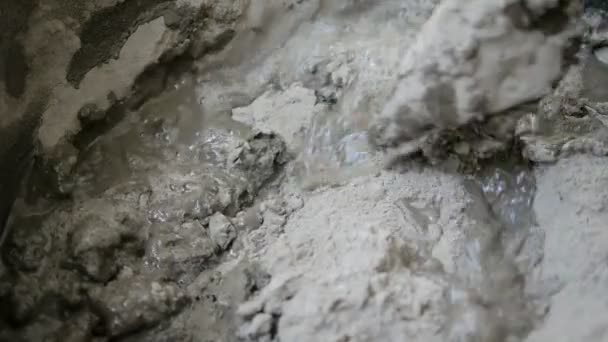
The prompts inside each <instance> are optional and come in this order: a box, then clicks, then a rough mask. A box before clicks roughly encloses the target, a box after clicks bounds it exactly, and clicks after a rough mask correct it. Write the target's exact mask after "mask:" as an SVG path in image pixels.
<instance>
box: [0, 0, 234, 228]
mask: <svg viewBox="0 0 608 342" xmlns="http://www.w3.org/2000/svg"><path fill="white" fill-rule="evenodd" d="M244 5H245V4H244V2H242V1H226V2H225V3H223V4H222V5H218V6H216V5H214V4H213V3H211V2H205V1H203V2H201V1H173V0H135V1H105V0H104V1H102V0H99V1H92V2H88V3H86V4H80V3H70V4H65V3H64V2H63V1H45V2H39V1H35V0H32V1H18V2H12V1H8V2H4V3H3V4H2V5H0V6H1V7H0V12H1V13H3V16H5V17H7V18H10V20H4V21H3V23H2V24H1V25H2V26H1V27H0V28H2V30H1V31H2V34H1V36H0V70H1V75H2V78H1V79H0V80H1V81H2V82H0V84H1V85H2V87H0V111H1V112H2V117H1V118H0V133H1V134H0V145H1V146H2V148H1V149H0V158H1V159H0V160H3V163H2V164H3V166H2V173H1V174H2V181H0V184H2V185H1V188H2V197H1V198H0V208H1V209H0V221H1V222H2V226H3V225H4V221H5V220H6V214H5V213H6V212H7V211H8V208H10V205H11V204H12V199H13V197H14V194H13V193H14V189H10V188H9V189H7V188H6V187H10V186H12V185H13V184H15V183H18V182H19V181H20V176H18V175H20V174H23V173H24V172H25V171H24V170H25V168H24V167H23V165H22V164H23V162H22V160H23V159H31V157H29V156H28V157H23V156H24V155H29V153H30V152H31V151H32V149H33V147H34V146H37V147H39V150H40V151H38V154H40V155H42V157H43V158H45V159H50V160H51V163H52V164H53V163H57V162H58V161H57V160H56V159H57V158H59V159H60V157H61V156H62V152H61V151H62V150H64V149H65V148H68V149H69V148H70V147H66V144H68V143H69V142H70V139H71V138H72V137H73V136H74V135H75V134H76V133H78V132H79V131H80V128H81V122H80V121H79V120H78V114H79V113H80V112H81V109H83V108H95V110H96V112H98V113H100V112H101V113H103V112H105V111H106V110H107V109H108V108H110V107H111V106H113V105H115V104H116V103H117V102H120V101H122V100H124V99H125V98H127V97H129V96H131V95H132V88H131V87H132V86H133V85H134V83H135V81H136V80H137V79H138V77H139V76H140V74H142V72H143V71H144V70H146V68H148V67H149V66H152V65H154V64H156V63H158V62H159V61H160V60H161V59H163V61H167V60H170V59H172V58H173V57H175V56H178V55H182V54H184V53H185V52H188V51H189V49H190V48H191V47H193V44H194V43H195V42H196V43H197V44H199V42H214V41H215V40H216V39H215V38H214V37H217V36H226V32H233V30H234V26H235V23H236V20H237V19H238V18H239V17H240V15H241V13H242V11H243V8H244ZM202 28H204V30H201V29H202ZM227 37H228V38H224V39H223V40H222V41H221V42H217V44H216V45H215V48H218V47H221V46H222V44H225V43H226V42H227V41H228V40H229V39H230V37H231V34H228V35H227ZM205 44H208V43H205ZM193 48H194V47H193ZM196 49H197V51H198V52H197V53H196V56H199V57H200V56H202V55H204V54H205V53H208V52H210V51H213V50H212V49H210V48H209V47H200V46H199V47H196ZM161 84H162V83H161ZM161 88H162V86H161ZM4 161H6V162H4ZM26 163H27V162H26ZM51 167H52V166H51Z"/></svg>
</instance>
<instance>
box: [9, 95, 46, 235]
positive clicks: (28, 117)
mask: <svg viewBox="0 0 608 342" xmlns="http://www.w3.org/2000/svg"><path fill="white" fill-rule="evenodd" d="M35 98H36V101H34V102H32V103H30V104H29V105H28V106H27V108H26V110H25V113H24V114H23V115H22V119H21V120H19V121H16V122H14V123H13V124H12V125H9V126H8V127H6V128H4V129H2V130H0V161H2V162H0V236H2V232H3V231H4V227H5V225H6V222H7V220H8V217H9V214H10V211H11V208H12V205H13V202H14V200H15V197H16V196H17V193H18V191H19V187H20V185H21V182H22V180H23V177H24V175H25V173H26V171H27V168H28V166H29V165H30V162H31V160H32V156H33V153H34V135H35V133H36V131H37V129H38V127H39V124H40V118H41V115H42V113H43V112H44V110H45V108H46V107H45V106H46V104H47V102H48V96H47V95H45V94H41V95H40V96H36V97H35Z"/></svg>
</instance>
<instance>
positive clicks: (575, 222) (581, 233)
mask: <svg viewBox="0 0 608 342" xmlns="http://www.w3.org/2000/svg"><path fill="white" fill-rule="evenodd" d="M606 162H607V160H606V159H605V158H594V157H590V156H584V155H583V156H575V157H572V158H563V159H561V160H560V161H559V162H558V163H557V164H556V165H554V166H549V167H546V168H543V169H540V170H539V171H538V176H537V177H538V193H537V195H536V198H535V200H534V211H535V213H536V217H537V219H538V224H539V226H540V228H541V229H543V230H544V231H545V234H546V238H545V256H544V258H543V261H542V263H541V264H540V265H539V269H538V276H539V277H541V278H543V279H544V280H545V281H546V283H547V284H551V287H552V290H553V293H554V294H553V297H552V299H551V310H550V311H549V313H548V314H547V317H546V319H545V322H544V324H543V325H541V326H540V327H539V329H538V330H537V331H535V332H534V333H532V334H531V335H530V337H529V338H528V341H549V340H551V341H590V342H592V341H605V340H606V339H607V338H608V330H606V322H605V321H604V320H603V319H602V318H601V317H605V316H606V315H607V314H608V312H607V311H608V306H607V305H606V302H605V300H603V299H602V298H603V295H602V293H604V291H605V289H606V284H607V283H606V282H607V281H608V278H607V277H608V270H607V268H606V267H607V266H606V262H605V260H606V246H607V245H608V231H607V230H606V225H605V223H604V222H605V220H606V205H607V204H608V202H607V197H606V192H605V191H604V189H606V183H607V182H608V174H607V172H606V170H607V169H606ZM563 327H567V328H566V329H563Z"/></svg>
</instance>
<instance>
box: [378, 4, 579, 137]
mask: <svg viewBox="0 0 608 342" xmlns="http://www.w3.org/2000/svg"><path fill="white" fill-rule="evenodd" d="M576 3H577V2H576V1H553V0H545V1H518V0H509V1H485V0H476V1H467V2H466V3H463V2H462V1H458V0H446V1H443V2H442V3H441V4H440V5H439V6H438V7H437V9H436V10H435V12H434V13H433V15H432V17H431V18H430V19H429V21H428V22H427V23H426V24H425V26H424V27H423V29H422V31H421V32H420V33H419V35H418V38H417V40H416V42H415V43H414V45H413V46H412V47H411V49H410V50H409V51H408V53H407V55H406V56H405V57H404V59H403V63H402V67H401V70H400V73H401V75H402V76H401V80H400V81H399V83H398V85H397V87H396V89H395V91H394V93H393V95H392V97H391V98H390V99H389V101H388V103H387V104H386V105H385V107H384V109H383V110H382V112H381V113H380V114H379V115H378V116H377V117H376V118H375V122H374V124H373V128H372V132H371V140H372V142H373V143H374V144H375V145H377V146H380V147H399V146H401V145H402V144H404V143H407V142H411V141H412V140H415V139H417V138H420V137H421V136H423V135H425V134H426V133H428V132H429V131H432V130H434V129H445V128H456V127H458V126H461V125H464V124H466V123H468V122H471V121H472V120H481V119H483V118H485V117H487V116H490V115H494V114H498V113H502V112H504V111H506V110H509V109H511V108H513V107H515V106H517V105H520V104H522V103H525V102H528V101H531V100H535V99H538V98H540V97H541V96H543V95H545V94H547V93H548V92H549V91H550V90H551V88H552V86H553V85H554V83H555V82H556V81H558V80H559V79H560V77H561V75H562V72H563V67H564V65H565V57H566V55H567V54H568V53H569V52H571V45H572V39H573V38H575V37H576V35H577V29H576V25H575V20H574V18H576V15H577V13H579V12H578V6H577V4H576Z"/></svg>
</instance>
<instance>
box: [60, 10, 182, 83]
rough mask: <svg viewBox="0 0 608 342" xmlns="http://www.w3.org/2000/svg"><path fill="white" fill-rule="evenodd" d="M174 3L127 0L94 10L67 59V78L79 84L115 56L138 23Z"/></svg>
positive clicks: (147, 19)
mask: <svg viewBox="0 0 608 342" xmlns="http://www.w3.org/2000/svg"><path fill="white" fill-rule="evenodd" d="M174 7H175V3H174V1H173V0H130V1H124V2H121V3H120V4H118V5H116V6H114V7H109V8H105V9H102V10H100V11H98V12H96V13H94V14H93V15H92V16H91V18H90V19H89V20H88V21H87V22H86V23H85V24H84V26H83V29H82V32H81V34H80V41H81V47H80V49H79V50H78V51H76V53H75V54H74V56H72V60H71V62H70V65H69V68H68V72H67V75H66V78H67V80H68V82H70V83H71V84H72V85H73V86H75V87H78V85H79V84H80V82H81V81H82V79H83V78H84V76H85V75H86V73H87V72H89V71H90V70H91V69H93V68H94V67H96V66H98V65H100V64H102V63H105V62H107V61H108V60H110V59H111V58H117V57H118V54H119V52H120V49H121V48H122V47H123V46H124V44H125V42H126V40H127V39H128V38H129V36H130V35H132V34H133V32H135V30H136V29H137V27H139V26H140V25H142V24H145V23H147V22H149V21H151V20H154V19H156V18H158V17H160V16H161V15H163V14H164V13H165V12H167V11H168V10H170V9H172V8H174Z"/></svg>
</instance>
